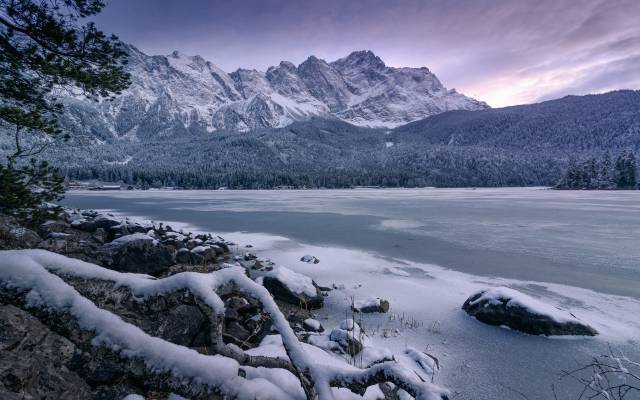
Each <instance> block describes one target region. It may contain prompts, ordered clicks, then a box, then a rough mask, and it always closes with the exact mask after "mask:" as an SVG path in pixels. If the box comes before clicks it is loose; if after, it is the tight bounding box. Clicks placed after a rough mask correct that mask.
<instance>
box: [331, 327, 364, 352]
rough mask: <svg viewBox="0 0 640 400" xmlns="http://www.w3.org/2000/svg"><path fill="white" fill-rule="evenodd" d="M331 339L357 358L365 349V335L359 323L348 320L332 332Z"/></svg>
mask: <svg viewBox="0 0 640 400" xmlns="http://www.w3.org/2000/svg"><path fill="white" fill-rule="evenodd" d="M329 339H330V340H331V341H333V342H336V343H338V344H339V345H340V348H341V349H342V350H343V351H345V352H346V353H347V354H349V355H350V356H355V355H356V354H358V353H360V352H361V351H362V349H363V348H364V340H365V335H364V332H363V331H362V329H361V328H360V325H359V324H358V323H356V322H354V321H353V320H352V319H346V320H344V321H342V322H341V323H340V325H338V326H337V327H335V328H334V329H333V330H332V331H331V333H330V334H329Z"/></svg>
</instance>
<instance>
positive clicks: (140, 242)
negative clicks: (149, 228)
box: [98, 233, 175, 274]
mask: <svg viewBox="0 0 640 400" xmlns="http://www.w3.org/2000/svg"><path fill="white" fill-rule="evenodd" d="M98 259H99V261H100V264H102V265H103V266H105V267H107V268H111V269H114V270H116V271H121V272H135V273H143V274H155V273H159V272H162V271H164V270H166V269H167V268H168V267H170V266H171V265H173V264H175V251H174V250H173V249H171V248H169V247H166V246H163V245H159V244H158V242H157V241H156V240H155V239H153V238H152V237H150V236H147V235H145V234H140V233H135V234H133V235H127V236H123V237H121V238H119V239H116V240H114V241H113V242H111V243H107V244H106V245H104V246H103V247H102V248H100V250H99V256H98Z"/></svg>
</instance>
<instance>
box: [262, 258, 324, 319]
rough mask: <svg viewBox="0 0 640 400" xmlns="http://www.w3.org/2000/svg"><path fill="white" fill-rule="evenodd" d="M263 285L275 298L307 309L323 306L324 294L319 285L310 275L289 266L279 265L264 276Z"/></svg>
mask: <svg viewBox="0 0 640 400" xmlns="http://www.w3.org/2000/svg"><path fill="white" fill-rule="evenodd" d="M262 285H263V286H264V287H265V288H266V289H267V290H268V291H269V293H271V295H272V296H273V298H274V299H276V300H278V301H282V302H285V303H289V304H292V305H294V306H299V307H302V308H306V309H316V308H321V307H322V306H323V304H324V296H323V295H322V292H321V291H320V288H319V287H318V285H317V284H316V283H315V282H314V281H313V280H312V279H311V278H309V277H308V276H305V275H302V274H298V273H296V272H293V271H291V270H290V269H288V268H284V267H277V268H274V269H273V270H272V271H269V272H267V273H266V274H265V276H264V277H263V278H262Z"/></svg>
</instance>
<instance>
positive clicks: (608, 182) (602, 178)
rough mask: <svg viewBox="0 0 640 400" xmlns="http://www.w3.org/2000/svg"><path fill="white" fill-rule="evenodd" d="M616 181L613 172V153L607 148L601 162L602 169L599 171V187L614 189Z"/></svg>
mask: <svg viewBox="0 0 640 400" xmlns="http://www.w3.org/2000/svg"><path fill="white" fill-rule="evenodd" d="M614 187H615V183H614V182H613V177H612V174H611V153H610V152H609V150H607V151H606V152H605V153H604V156H603V157H602V162H601V163H600V171H599V173H598V188H599V189H613V188H614Z"/></svg>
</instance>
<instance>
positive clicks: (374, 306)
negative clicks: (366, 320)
mask: <svg viewBox="0 0 640 400" xmlns="http://www.w3.org/2000/svg"><path fill="white" fill-rule="evenodd" d="M389 306H390V305H389V302H388V301H387V300H383V299H381V298H380V297H372V298H369V299H366V300H360V301H356V302H355V303H354V304H353V306H352V307H351V309H353V311H356V312H361V313H365V314H367V313H387V312H389Z"/></svg>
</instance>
